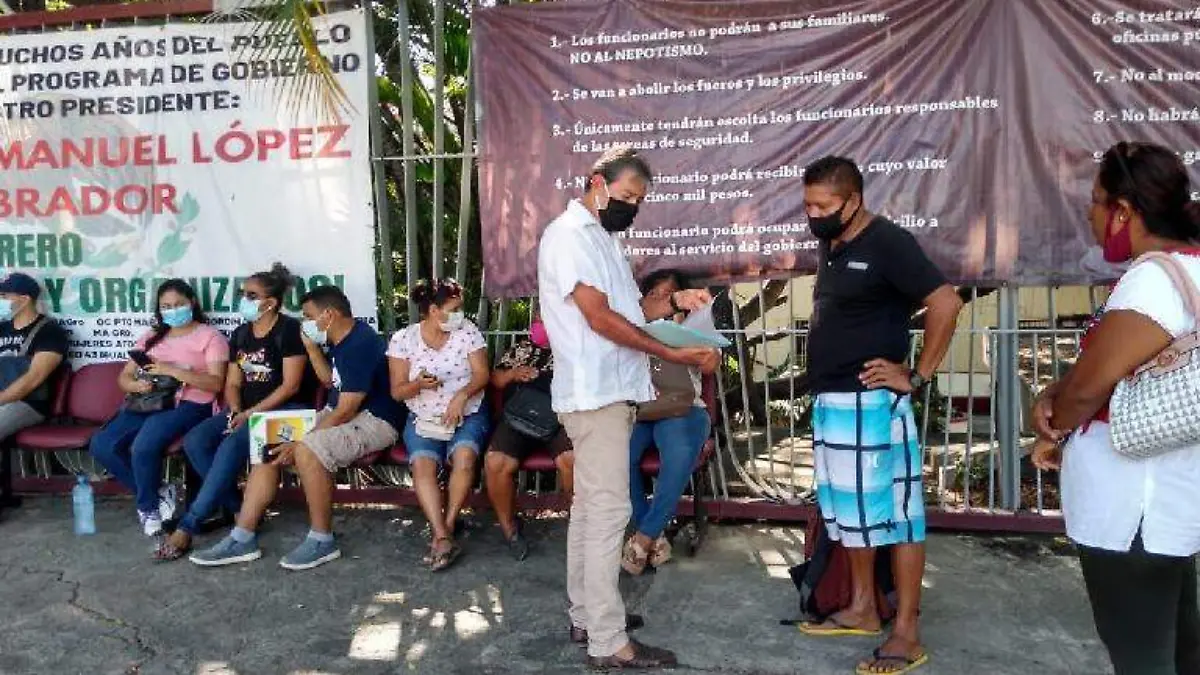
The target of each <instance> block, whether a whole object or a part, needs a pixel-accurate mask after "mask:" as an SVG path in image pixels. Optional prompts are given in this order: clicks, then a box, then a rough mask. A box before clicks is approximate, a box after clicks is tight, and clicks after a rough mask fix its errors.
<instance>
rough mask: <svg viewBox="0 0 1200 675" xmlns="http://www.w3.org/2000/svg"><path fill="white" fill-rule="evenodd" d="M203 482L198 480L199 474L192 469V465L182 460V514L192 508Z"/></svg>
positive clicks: (185, 459) (184, 459)
mask: <svg viewBox="0 0 1200 675" xmlns="http://www.w3.org/2000/svg"><path fill="white" fill-rule="evenodd" d="M203 482H204V481H203V480H202V479H201V478H200V474H198V473H196V470H195V469H193V468H192V463H191V462H189V461H187V458H186V457H184V458H183V511H182V512H183V513H186V512H187V510H188V509H190V508H191V507H192V502H194V501H196V495H198V494H200V486H201V484H202V483H203Z"/></svg>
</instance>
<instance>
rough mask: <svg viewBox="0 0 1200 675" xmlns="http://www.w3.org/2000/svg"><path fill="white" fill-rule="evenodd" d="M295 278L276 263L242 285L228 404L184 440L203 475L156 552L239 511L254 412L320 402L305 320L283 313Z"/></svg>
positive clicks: (171, 551)
mask: <svg viewBox="0 0 1200 675" xmlns="http://www.w3.org/2000/svg"><path fill="white" fill-rule="evenodd" d="M291 285H292V275H291V273H290V272H288V270H287V268H286V267H284V266H283V265H280V264H279V263H276V264H275V265H274V266H272V268H271V270H270V271H268V272H259V273H257V274H255V275H253V276H251V277H249V278H248V279H246V281H245V282H244V283H243V284H242V298H241V301H240V303H239V304H238V312H239V313H240V314H241V315H242V318H243V319H244V320H245V323H243V324H242V325H240V326H238V327H237V329H236V330H234V332H233V337H232V339H231V340H230V361H229V373H228V375H227V377H226V378H225V406H226V409H225V411H224V414H220V415H216V416H214V417H213V418H211V419H209V420H207V421H206V422H204V423H202V424H200V425H199V426H197V427H196V428H195V429H193V430H192V431H191V432H190V433H188V435H187V436H186V437H185V438H184V441H183V449H184V452H185V453H186V454H187V458H188V462H189V463H191V465H192V468H193V469H195V470H196V473H197V474H199V475H200V477H201V478H202V479H203V481H204V482H203V485H202V486H201V488H200V491H199V493H198V494H197V495H196V498H195V499H194V500H193V501H192V504H191V506H190V507H189V508H188V512H187V513H186V514H184V516H183V518H182V519H181V520H180V521H179V525H178V527H177V529H176V530H175V532H174V533H173V534H172V535H171V536H170V537H169V538H168V539H166V540H165V541H164V542H163V544H162V545H161V546H160V547H159V550H158V551H157V552H156V554H155V555H156V557H158V558H159V559H164V560H175V559H177V558H179V557H181V556H182V555H183V554H184V553H186V552H187V551H188V550H189V549H190V548H191V545H192V537H193V536H194V535H196V534H198V533H199V530H200V527H201V524H202V523H205V521H206V520H209V519H210V518H212V517H213V516H214V515H216V514H219V515H220V516H222V517H223V518H224V519H225V520H230V521H231V520H232V516H233V515H234V514H236V513H237V512H238V509H239V507H240V505H241V494H240V493H239V491H238V477H239V476H241V473H242V470H243V469H244V468H245V467H246V462H247V460H248V459H249V456H250V429H249V425H248V424H247V421H248V420H249V418H250V415H251V414H253V413H256V412H267V411H270V410H279V409H286V408H312V407H314V406H315V398H316V379H315V377H314V376H312V375H311V373H310V369H309V367H308V356H307V352H306V351H305V348H304V343H303V341H302V340H301V338H300V322H299V321H298V320H297V319H294V318H292V317H290V316H287V315H285V314H282V313H281V311H282V309H283V299H284V297H285V296H286V295H287V292H288V289H290V288H291ZM206 529H207V528H206Z"/></svg>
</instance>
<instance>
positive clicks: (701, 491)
mask: <svg viewBox="0 0 1200 675" xmlns="http://www.w3.org/2000/svg"><path fill="white" fill-rule="evenodd" d="M707 492H708V464H707V463H706V464H705V465H704V466H702V467H700V470H699V471H697V472H696V489H695V490H693V491H692V505H693V508H694V510H695V523H696V541H695V544H694V546H693V547H692V552H693V554H695V551H697V550H699V549H700V546H701V544H703V543H704V539H705V537H706V536H708V501H707V499H705V496H706V494H707Z"/></svg>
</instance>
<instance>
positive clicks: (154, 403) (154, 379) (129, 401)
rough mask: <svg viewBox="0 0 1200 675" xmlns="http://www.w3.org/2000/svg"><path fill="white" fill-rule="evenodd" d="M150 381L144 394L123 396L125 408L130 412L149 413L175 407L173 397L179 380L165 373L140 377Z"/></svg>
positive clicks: (176, 391)
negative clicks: (148, 388)
mask: <svg viewBox="0 0 1200 675" xmlns="http://www.w3.org/2000/svg"><path fill="white" fill-rule="evenodd" d="M139 379H143V380H145V381H147V382H149V383H150V386H151V387H152V388H151V389H150V391H148V392H146V393H144V394H129V395H127V396H126V397H125V409H126V410H128V411H129V412H131V413H139V414H142V415H150V414H153V413H160V412H163V411H166V410H173V409H174V408H175V397H176V395H177V394H178V393H179V387H180V384H181V383H180V382H179V380H177V379H175V378H173V377H170V376H167V375H147V376H144V377H141V378H139Z"/></svg>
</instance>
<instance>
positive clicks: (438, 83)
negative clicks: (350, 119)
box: [404, 0, 466, 279]
mask: <svg viewBox="0 0 1200 675" xmlns="http://www.w3.org/2000/svg"><path fill="white" fill-rule="evenodd" d="M445 32H446V2H445V0H434V2H433V72H434V87H433V154H434V155H435V157H434V159H433V278H434V279H441V278H442V266H443V264H444V262H445V261H444V260H443V258H444V257H445V254H444V253H443V251H442V232H443V230H444V229H445V225H446V223H445V219H446V160H444V159H442V158H441V157H440V156H438V155H441V154H443V153H445V152H446V37H445ZM463 150H464V151H465V150H466V148H463ZM404 154H406V155H407V154H408V152H407V151H406V152H405V153H404Z"/></svg>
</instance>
